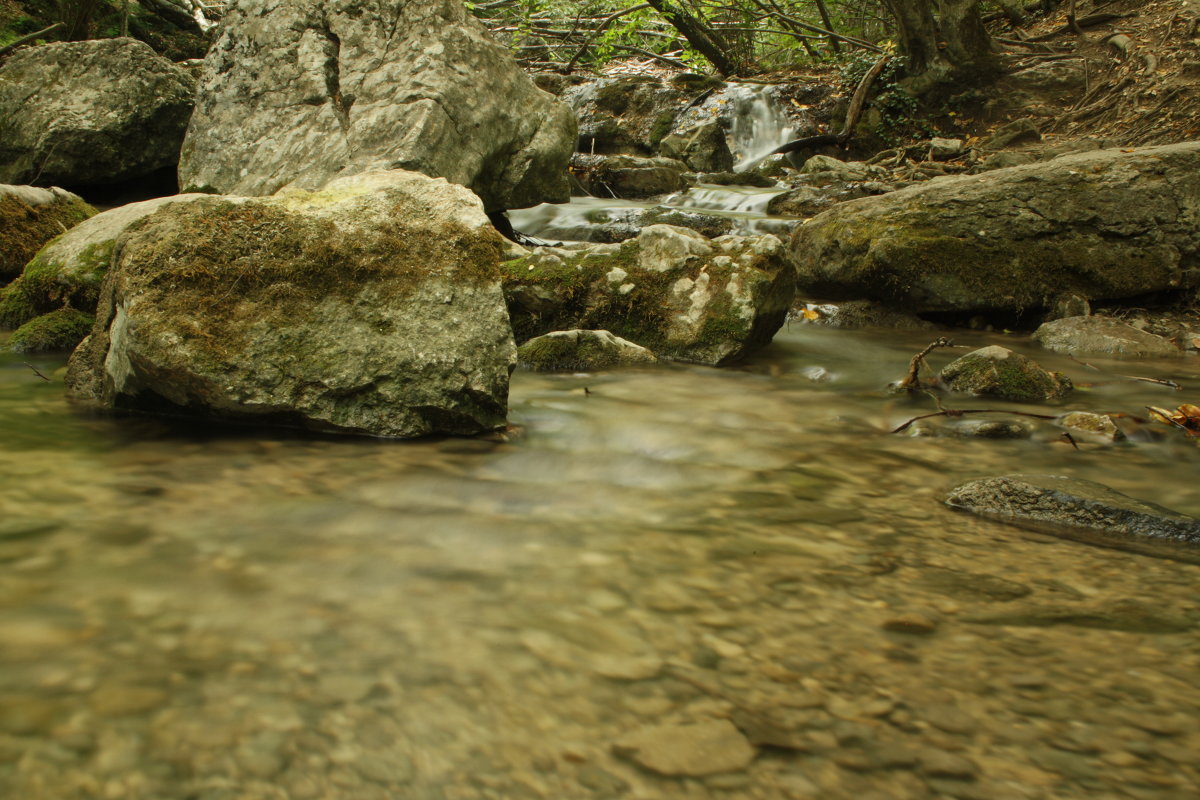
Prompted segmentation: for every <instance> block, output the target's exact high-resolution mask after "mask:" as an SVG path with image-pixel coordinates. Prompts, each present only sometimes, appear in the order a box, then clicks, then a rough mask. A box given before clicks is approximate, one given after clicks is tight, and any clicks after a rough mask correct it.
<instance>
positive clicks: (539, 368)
mask: <svg viewBox="0 0 1200 800" xmlns="http://www.w3.org/2000/svg"><path fill="white" fill-rule="evenodd" d="M517 358H518V359H519V362H520V365H521V366H522V367H525V368H526V369H531V370H534V371H536V372H585V371H586V372H594V371H596V370H604V369H616V368H619V367H636V366H647V365H649V364H654V363H657V362H658V359H657V358H655V356H654V353H651V352H650V351H649V350H647V349H646V348H644V347H642V346H641V345H637V344H634V343H633V342H630V341H628V340H626V339H622V338H620V337H619V336H613V335H612V334H611V333H609V332H608V331H554V332H552V333H547V334H546V335H545V336H538V337H537V338H536V339H530V340H529V341H528V342H526V343H525V344H523V345H521V346H520V347H518V348H517Z"/></svg>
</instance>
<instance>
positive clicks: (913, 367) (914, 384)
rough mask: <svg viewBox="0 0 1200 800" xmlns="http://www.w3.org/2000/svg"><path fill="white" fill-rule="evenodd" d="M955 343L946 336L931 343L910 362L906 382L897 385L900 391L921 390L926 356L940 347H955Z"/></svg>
mask: <svg viewBox="0 0 1200 800" xmlns="http://www.w3.org/2000/svg"><path fill="white" fill-rule="evenodd" d="M953 346H954V342H952V341H950V340H949V339H947V338H946V337H945V336H943V337H941V338H939V339H938V340H937V341H936V342H930V343H929V346H928V347H926V348H925V349H924V350H922V351H921V352H919V353H917V354H916V355H915V356H913V357H912V361H910V362H908V374H907V375H905V376H904V380H902V381H900V383H898V384H897V388H899V389H907V390H908V391H910V392H911V391H914V390H916V389H920V388H921V378H920V376H919V374H918V373H920V371H921V363H922V362H923V361H924V360H925V356H927V355H929V354H930V353H932V352H933V351H934V350H936V349H938V348H939V347H953Z"/></svg>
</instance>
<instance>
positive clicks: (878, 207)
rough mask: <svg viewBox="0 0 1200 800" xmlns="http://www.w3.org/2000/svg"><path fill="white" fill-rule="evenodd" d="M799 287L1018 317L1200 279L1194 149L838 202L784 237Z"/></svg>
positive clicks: (1199, 188)
mask: <svg viewBox="0 0 1200 800" xmlns="http://www.w3.org/2000/svg"><path fill="white" fill-rule="evenodd" d="M792 247H793V252H794V254H795V257H796V261H797V267H798V270H799V282H800V289H801V291H802V292H806V293H807V294H809V295H810V296H823V297H828V298H830V299H838V298H846V299H854V298H869V299H875V300H880V301H883V302H885V303H889V304H891V305H894V306H903V307H904V308H905V309H907V310H909V311H913V312H917V313H923V312H1001V313H1008V314H1011V313H1015V312H1022V311H1026V310H1032V309H1040V308H1046V307H1050V306H1052V305H1053V302H1054V300H1055V299H1056V298H1058V297H1062V296H1069V295H1078V296H1080V297H1083V298H1086V299H1089V300H1115V299H1120V298H1127V297H1135V296H1137V295H1142V294H1147V293H1150V292H1161V291H1166V290H1177V289H1184V288H1188V287H1194V286H1197V285H1200V142H1188V143H1185V144H1176V145H1164V146H1161V147H1148V148H1143V149H1139V150H1133V151H1129V152H1126V151H1123V150H1100V151H1094V152H1088V153H1079V154H1075V155H1069V156H1064V157H1061V158H1057V159H1054V160H1053V161H1049V162H1046V163H1038V164H1030V165H1027V166H1022V167H1013V168H1011V169H1004V170H996V171H993V172H988V173H984V174H981V175H972V176H964V177H954V178H941V179H938V180H934V181H931V182H929V183H927V184H922V185H919V186H913V187H910V188H907V189H902V190H900V191H897V192H892V193H890V194H886V195H883V196H881V197H868V198H863V199H860V200H853V201H851V202H848V203H843V204H841V205H839V206H837V207H836V208H833V209H831V210H829V211H826V212H824V213H822V214H819V215H818V216H816V217H814V218H813V219H811V220H810V221H809V222H808V223H806V224H805V225H803V226H801V228H800V229H799V230H798V231H797V232H796V235H795V237H794V239H793V244H792Z"/></svg>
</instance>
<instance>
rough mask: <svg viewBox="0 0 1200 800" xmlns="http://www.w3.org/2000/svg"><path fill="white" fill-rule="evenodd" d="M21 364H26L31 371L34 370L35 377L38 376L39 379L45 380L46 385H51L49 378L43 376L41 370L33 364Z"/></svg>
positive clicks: (26, 362)
mask: <svg viewBox="0 0 1200 800" xmlns="http://www.w3.org/2000/svg"><path fill="white" fill-rule="evenodd" d="M21 363H22V364H24V365H25V366H27V367H29V368H30V369H31V370H33V374H34V375H37V376H38V377H39V378H41V379H42V380H44V381H45V382H46V383H50V379H49V378H47V377H46V376H45V375H43V374H42V372H41V370H39V369H38V368H37V367H35V366H34V365H33V364H30V363H29V362H28V361H22V362H21Z"/></svg>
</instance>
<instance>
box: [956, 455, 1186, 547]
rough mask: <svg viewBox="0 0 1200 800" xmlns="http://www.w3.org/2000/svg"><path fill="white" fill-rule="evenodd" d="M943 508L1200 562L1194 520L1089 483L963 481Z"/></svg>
mask: <svg viewBox="0 0 1200 800" xmlns="http://www.w3.org/2000/svg"><path fill="white" fill-rule="evenodd" d="M946 505H948V506H950V507H951V508H953V509H957V510H959V511H969V512H971V513H972V514H978V515H980V516H984V517H990V518H992V519H998V520H1001V521H1003V522H1009V523H1012V524H1014V525H1021V526H1023V527H1032V528H1034V529H1036V530H1045V531H1047V532H1049V533H1052V534H1054V535H1057V536H1062V537H1064V538H1068V539H1076V540H1080V541H1085V542H1089V543H1092V544H1098V545H1103V546H1106V547H1116V548H1119V549H1122V550H1132V551H1134V552H1139V553H1145V554H1147V555H1155V556H1164V557H1168V558H1177V559H1182V560H1189V561H1200V549H1197V548H1200V520H1197V519H1195V518H1193V517H1189V516H1187V515H1185V514H1180V513H1178V512H1175V511H1171V510H1170V509H1166V508H1163V507H1162V506H1158V505H1155V504H1153V503H1146V502H1143V501H1141V500H1136V499H1134V498H1132V497H1128V496H1126V495H1123V494H1121V493H1120V492H1117V491H1114V490H1112V489H1110V488H1108V487H1107V486H1104V485H1102V484H1099V483H1093V482H1092V481H1081V480H1075V479H1072V478H1067V477H1063V476H1055V475H1007V476H1004V477H999V478H982V479H979V480H973V481H968V482H967V483H964V484H962V485H960V486H958V487H956V488H954V489H953V490H951V492H950V493H949V494H948V495H947V496H946Z"/></svg>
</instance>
